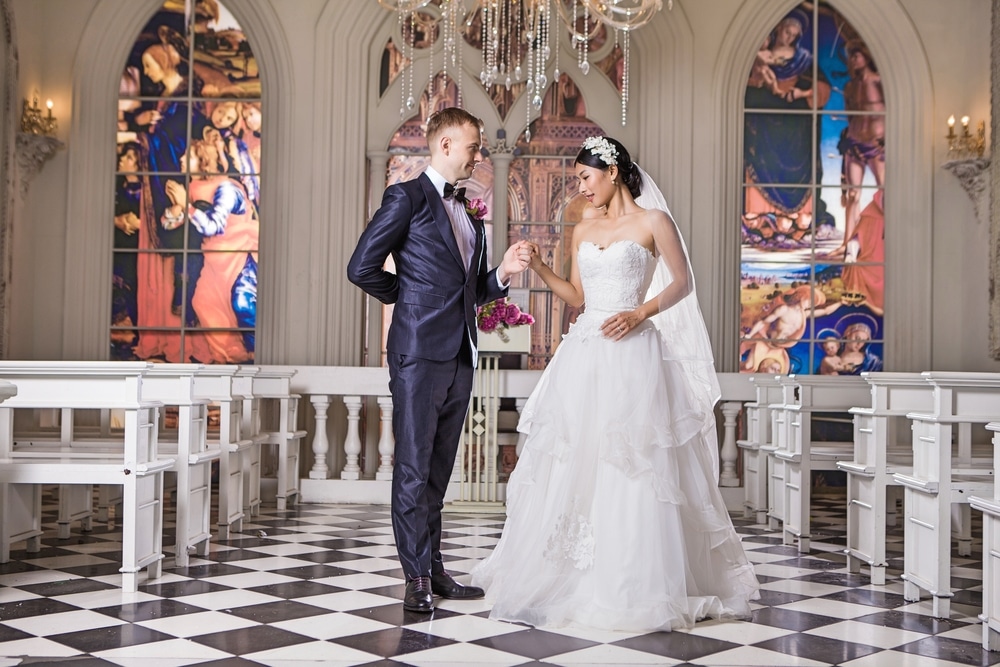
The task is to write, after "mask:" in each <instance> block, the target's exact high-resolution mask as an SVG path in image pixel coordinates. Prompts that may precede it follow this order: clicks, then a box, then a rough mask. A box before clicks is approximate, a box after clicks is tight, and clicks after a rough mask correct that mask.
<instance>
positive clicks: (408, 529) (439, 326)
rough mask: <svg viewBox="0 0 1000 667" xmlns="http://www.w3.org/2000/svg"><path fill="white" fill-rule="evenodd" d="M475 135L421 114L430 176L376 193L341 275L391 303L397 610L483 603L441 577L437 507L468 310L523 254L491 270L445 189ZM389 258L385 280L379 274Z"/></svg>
mask: <svg viewBox="0 0 1000 667" xmlns="http://www.w3.org/2000/svg"><path fill="white" fill-rule="evenodd" d="M482 128H483V123H482V121H481V120H480V119H478V118H476V117H475V116H473V115H472V114H470V113H468V112H467V111H465V110H463V109H457V108H448V109H442V110H441V111H438V112H437V113H435V114H434V115H433V116H431V118H430V119H429V120H428V121H427V131H426V135H427V146H428V148H429V149H430V154H431V162H430V166H429V167H428V168H427V170H426V171H425V172H424V173H423V174H421V175H420V176H419V177H418V178H416V179H415V180H412V181H407V182H404V183H398V184H395V185H390V186H389V187H388V188H386V190H385V194H384V195H383V197H382V205H381V206H380V207H379V209H378V210H377V211H376V212H375V215H374V217H372V220H371V222H370V223H369V224H368V227H367V228H366V229H365V231H364V232H363V233H362V235H361V239H360V240H359V241H358V246H357V248H355V250H354V255H353V256H352V257H351V261H350V263H349V264H348V266H347V277H348V278H349V279H350V281H351V282H352V283H354V284H355V285H357V286H358V287H360V288H361V289H363V290H364V291H365V292H367V293H368V294H371V295H372V296H374V297H375V298H377V299H378V300H379V301H382V302H383V303H392V304H395V307H394V309H393V313H392V325H391V326H390V327H389V336H388V342H387V344H386V348H387V352H388V355H387V356H388V362H389V391H390V392H391V394H392V406H393V415H392V430H393V435H394V436H395V439H396V451H395V459H394V464H393V473H392V529H393V533H394V535H395V539H396V550H397V552H398V553H399V562H400V564H401V565H402V567H403V572H404V573H405V575H406V593H405V595H404V598H403V608H404V609H406V610H409V611H417V612H430V611H432V610H433V609H434V602H433V597H432V594H436V595H439V596H441V597H443V598H446V599H472V598H479V597H482V596H483V590H482V589H481V588H476V587H472V586H463V585H462V584H459V583H458V582H456V581H455V580H454V579H452V577H451V575H449V574H448V573H447V572H445V570H444V564H443V563H442V561H441V508H442V507H443V506H444V493H445V489H446V488H447V486H448V479H449V478H450V477H451V472H452V468H453V467H454V464H455V454H456V452H457V451H458V443H459V440H460V438H461V433H462V426H463V424H464V423H465V416H466V412H467V411H468V408H469V400H470V397H471V395H472V376H473V370H474V368H475V364H476V341H477V337H476V307H477V306H479V305H482V304H484V303H488V302H490V301H493V300H494V299H498V298H500V297H502V296H504V295H505V294H506V293H507V285H508V280H509V277H510V276H511V275H513V274H516V273H520V272H521V271H524V270H525V269H526V268H527V266H528V261H529V259H530V247H529V246H528V245H526V244H523V243H517V244H515V245H513V246H511V247H510V248H508V249H507V252H506V253H504V257H503V262H502V263H501V264H500V266H499V267H497V268H496V269H494V270H492V271H491V270H490V269H489V266H488V264H487V257H486V238H485V228H484V226H483V222H482V221H481V220H476V219H473V218H472V217H471V216H470V215H469V214H468V213H467V212H466V208H465V198H464V191H465V189H464V188H457V189H456V188H455V183H456V182H457V181H461V180H464V179H467V178H469V177H471V176H472V172H473V170H474V169H475V168H476V165H478V164H479V163H480V162H482V160H483V156H482V152H481V149H482ZM502 185H503V186H504V187H502V188H500V190H501V191H502V192H506V184H502ZM390 255H392V257H393V259H394V261H395V265H396V273H390V272H389V271H386V270H385V269H384V268H383V265H384V264H385V261H386V258H387V257H389V256H390Z"/></svg>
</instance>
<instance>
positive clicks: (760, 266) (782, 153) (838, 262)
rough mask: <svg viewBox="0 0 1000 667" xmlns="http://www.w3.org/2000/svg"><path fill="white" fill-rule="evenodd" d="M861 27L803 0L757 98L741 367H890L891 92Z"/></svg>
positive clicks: (765, 57) (751, 122)
mask: <svg viewBox="0 0 1000 667" xmlns="http://www.w3.org/2000/svg"><path fill="white" fill-rule="evenodd" d="M882 91H883V87H882V81H881V78H880V75H879V71H878V67H877V65H876V63H875V61H874V60H873V59H872V56H871V52H870V51H869V49H868V47H867V45H866V44H865V42H864V40H863V39H862V38H861V37H860V34H859V32H858V31H857V30H856V29H855V27H854V26H852V25H851V24H850V23H848V22H847V21H846V20H845V19H844V17H843V16H842V15H841V14H840V13H839V12H838V11H837V10H836V9H834V8H833V7H832V6H830V4H828V3H825V2H818V3H813V2H803V3H802V4H801V5H799V6H798V7H796V8H794V9H793V10H792V11H790V12H789V13H788V14H787V15H785V17H784V18H782V19H781V20H780V21H779V22H778V23H777V25H775V26H774V28H773V30H771V32H770V33H769V34H768V35H766V36H765V37H764V38H762V39H761V44H760V48H759V50H758V52H757V54H756V57H755V59H754V63H753V65H752V67H751V68H750V72H749V75H748V77H747V86H746V93H745V99H744V139H743V141H744V146H743V157H744V174H743V175H744V180H743V211H742V219H741V221H740V227H741V239H742V241H741V252H740V262H741V264H740V338H741V344H740V370H741V371H743V372H747V373H754V372H764V373H798V374H809V373H820V374H824V375H844V374H858V373H860V372H862V371H869V370H881V369H882V359H883V357H884V349H883V332H884V326H883V317H884V294H885V280H884V278H885V259H884V257H885V254H884V243H883V238H884V236H883V230H884V215H883V201H884V199H883V190H882V188H883V186H884V182H885V113H886V100H885V98H884V95H883V92H882Z"/></svg>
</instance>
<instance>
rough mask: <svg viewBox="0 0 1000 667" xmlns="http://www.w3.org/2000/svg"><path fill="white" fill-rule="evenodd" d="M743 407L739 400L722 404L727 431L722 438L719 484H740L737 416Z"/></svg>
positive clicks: (724, 424)
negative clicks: (737, 467) (737, 464)
mask: <svg viewBox="0 0 1000 667" xmlns="http://www.w3.org/2000/svg"><path fill="white" fill-rule="evenodd" d="M741 409H743V404H742V403H740V402H738V401H726V402H725V403H723V404H722V415H723V417H724V418H725V421H724V422H723V426H724V428H725V431H724V434H723V438H722V451H721V452H719V462H720V463H721V468H722V470H721V472H720V474H719V486H739V485H740V478H739V476H738V475H737V474H736V459H737V457H738V456H739V453H740V450H739V449H738V448H737V447H736V418H737V416H739V414H740V410H741Z"/></svg>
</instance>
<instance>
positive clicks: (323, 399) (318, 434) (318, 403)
mask: <svg viewBox="0 0 1000 667" xmlns="http://www.w3.org/2000/svg"><path fill="white" fill-rule="evenodd" d="M309 401H310V402H311V403H312V404H313V410H315V412H316V431H315V432H314V433H313V441H312V451H313V465H312V469H311V470H310V471H309V479H329V477H330V466H328V465H327V463H326V455H327V454H328V453H329V451H330V441H329V440H328V439H327V437H326V411H327V410H328V409H329V408H330V397H329V396H328V395H326V394H313V395H311V396H310V397H309Z"/></svg>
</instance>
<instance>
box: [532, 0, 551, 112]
mask: <svg viewBox="0 0 1000 667" xmlns="http://www.w3.org/2000/svg"><path fill="white" fill-rule="evenodd" d="M551 7H552V5H551V4H550V3H549V0H542V1H541V5H540V6H539V7H538V21H539V26H538V29H539V32H540V33H541V34H540V35H539V48H540V49H541V51H540V53H541V55H540V56H539V58H538V81H536V82H535V89H536V90H537V91H538V94H539V95H544V94H545V88H546V86H548V85H549V79H548V77H547V76H545V67H546V66H547V65H548V64H549V57H550V56H551V55H552V49H551V48H549V36H550V34H551V33H550V32H549V26H551V22H550V20H549V19H551V18H552V17H551V15H550V14H549V10H550V9H551ZM541 106H542V105H541V98H539V104H538V108H539V109H540V108H541Z"/></svg>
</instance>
